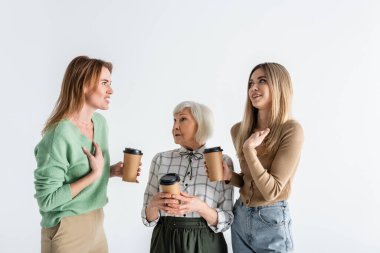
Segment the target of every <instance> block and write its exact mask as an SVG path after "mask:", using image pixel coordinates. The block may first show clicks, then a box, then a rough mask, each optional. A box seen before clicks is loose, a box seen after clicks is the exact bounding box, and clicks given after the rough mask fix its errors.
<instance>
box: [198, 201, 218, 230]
mask: <svg viewBox="0 0 380 253" xmlns="http://www.w3.org/2000/svg"><path fill="white" fill-rule="evenodd" d="M198 214H199V215H200V216H202V218H203V219H205V220H206V221H207V223H208V224H210V225H212V226H216V225H217V224H218V213H217V212H216V210H215V209H214V208H211V207H209V206H208V205H207V204H206V203H204V207H203V208H201V209H200V210H199V211H198Z"/></svg>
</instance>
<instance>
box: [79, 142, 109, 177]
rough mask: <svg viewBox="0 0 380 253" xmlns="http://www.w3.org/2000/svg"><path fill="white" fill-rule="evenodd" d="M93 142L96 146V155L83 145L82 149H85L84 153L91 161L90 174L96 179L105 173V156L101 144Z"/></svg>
mask: <svg viewBox="0 0 380 253" xmlns="http://www.w3.org/2000/svg"><path fill="white" fill-rule="evenodd" d="M93 144H94V146H95V155H92V154H91V153H90V151H88V150H87V149H86V148H85V147H83V148H82V149H83V153H85V155H86V156H87V158H88V161H89V163H90V167H91V172H90V174H92V175H93V176H94V178H95V180H97V179H99V178H100V177H101V176H102V173H103V166H104V158H103V154H102V150H101V148H100V146H99V144H97V143H95V142H93Z"/></svg>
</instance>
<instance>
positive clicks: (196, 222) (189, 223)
mask: <svg viewBox="0 0 380 253" xmlns="http://www.w3.org/2000/svg"><path fill="white" fill-rule="evenodd" d="M158 224H162V225H164V226H170V227H180V228H206V227H208V225H207V222H206V220H205V219H203V218H184V217H171V216H162V217H160V219H159V220H158Z"/></svg>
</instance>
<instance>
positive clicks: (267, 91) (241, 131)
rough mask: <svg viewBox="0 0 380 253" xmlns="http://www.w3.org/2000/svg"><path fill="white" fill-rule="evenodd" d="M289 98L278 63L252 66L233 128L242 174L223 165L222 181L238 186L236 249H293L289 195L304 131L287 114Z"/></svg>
mask: <svg viewBox="0 0 380 253" xmlns="http://www.w3.org/2000/svg"><path fill="white" fill-rule="evenodd" d="M291 100H292V84H291V79H290V76H289V73H288V71H287V70H286V69H285V68H284V67H283V66H282V65H280V64H277V63H263V64H259V65H257V66H256V67H254V68H253V70H252V71H251V73H250V75H249V81H248V88H247V102H246V106H245V112H244V117H243V120H242V121H241V122H239V123H237V124H236V125H234V126H233V127H232V129H231V135H232V139H233V142H234V145H235V149H236V152H237V155H238V158H239V162H240V167H241V173H240V174H237V173H235V172H232V171H230V170H229V169H228V167H227V166H225V168H224V171H225V173H224V179H225V180H226V183H229V184H232V185H234V186H236V187H239V188H240V198H239V199H238V200H237V201H236V203H235V206H234V215H235V221H234V223H233V224H232V231H231V233H232V247H233V250H234V252H239V253H242V252H256V253H259V252H292V251H293V240H292V236H291V218H290V215H289V207H288V203H287V199H288V198H289V195H290V192H291V185H292V179H293V177H294V174H295V172H296V168H297V165H298V161H299V159H300V154H301V148H302V143H303V130H302V127H301V125H300V124H299V123H298V122H297V121H295V120H292V119H291V118H290V109H291Z"/></svg>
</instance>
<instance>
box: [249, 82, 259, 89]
mask: <svg viewBox="0 0 380 253" xmlns="http://www.w3.org/2000/svg"><path fill="white" fill-rule="evenodd" d="M249 89H250V90H258V85H257V83H253V84H251V86H250V87H249Z"/></svg>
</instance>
